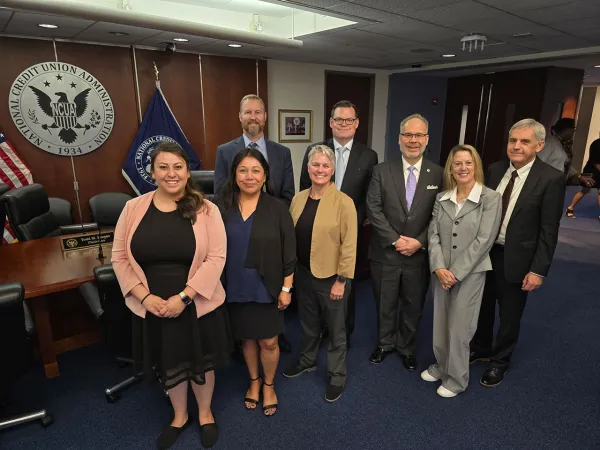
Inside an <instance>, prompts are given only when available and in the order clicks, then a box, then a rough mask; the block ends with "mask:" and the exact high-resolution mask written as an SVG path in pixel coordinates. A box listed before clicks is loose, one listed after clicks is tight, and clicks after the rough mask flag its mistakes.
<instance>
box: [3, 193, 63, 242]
mask: <svg viewBox="0 0 600 450" xmlns="http://www.w3.org/2000/svg"><path fill="white" fill-rule="evenodd" d="M2 198H3V199H4V205H5V207H6V212H7V215H8V221H9V222H10V225H11V226H12V229H13V230H14V232H15V233H16V235H17V239H19V240H20V241H31V240H33V239H41V238H45V237H50V236H60V235H61V234H62V232H61V230H60V228H59V224H58V221H57V220H56V217H54V214H52V212H51V211H50V203H49V201H48V194H47V193H46V190H45V189H44V187H43V186H42V185H41V184H38V183H34V184H30V185H29V186H23V187H20V188H17V189H13V190H12V191H8V192H7V193H6V194H4V195H3V197H2Z"/></svg>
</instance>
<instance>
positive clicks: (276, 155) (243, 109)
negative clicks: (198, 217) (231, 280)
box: [214, 94, 296, 352]
mask: <svg viewBox="0 0 600 450" xmlns="http://www.w3.org/2000/svg"><path fill="white" fill-rule="evenodd" d="M239 118H240V123H241V124H242V130H243V134H242V135H241V136H240V137H239V138H237V139H234V140H233V141H230V142H227V143H226V144H221V145H219V146H218V147H217V157H216V161H215V181H214V192H215V197H218V196H219V194H221V190H222V189H223V185H224V184H225V181H226V180H227V177H228V176H229V172H230V171H231V163H232V161H233V158H234V157H235V155H236V154H237V153H238V152H239V151H240V150H243V149H245V148H247V147H250V148H254V149H256V150H258V151H259V152H261V153H262V154H263V156H264V157H265V159H266V160H267V162H268V163H269V176H270V178H271V181H272V182H273V188H274V191H275V197H278V198H281V199H282V200H283V201H285V202H286V204H287V205H288V206H289V205H290V204H291V203H292V199H293V198H294V194H295V193H296V190H295V188H294V169H293V167H292V155H291V153H290V149H289V148H287V147H285V146H283V145H281V144H279V143H277V142H273V141H270V140H268V139H267V138H265V134H264V130H265V124H266V122H267V112H266V111H265V102H263V101H262V99H261V98H260V97H259V96H258V95H254V94H250V95H246V96H244V98H242V100H241V101H240V114H239ZM279 348H280V349H281V351H284V352H289V351H291V346H290V343H289V342H288V340H287V339H286V338H285V336H284V335H283V334H281V335H279Z"/></svg>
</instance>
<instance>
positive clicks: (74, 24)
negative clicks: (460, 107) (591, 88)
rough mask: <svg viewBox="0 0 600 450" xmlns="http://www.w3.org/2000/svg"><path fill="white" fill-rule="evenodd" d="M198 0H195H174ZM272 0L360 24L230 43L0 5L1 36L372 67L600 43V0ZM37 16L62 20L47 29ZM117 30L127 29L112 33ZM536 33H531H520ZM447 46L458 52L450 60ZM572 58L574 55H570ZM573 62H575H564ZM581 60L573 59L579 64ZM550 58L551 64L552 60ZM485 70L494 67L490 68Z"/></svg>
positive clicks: (599, 72) (593, 75) (597, 72)
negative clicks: (471, 40)
mask: <svg viewBox="0 0 600 450" xmlns="http://www.w3.org/2000/svg"><path fill="white" fill-rule="evenodd" d="M172 1H192V0H172ZM268 2H269V3H273V4H284V5H286V6H297V7H298V8H301V9H307V8H308V9H310V10H313V11H314V10H315V9H316V10H321V11H322V12H323V14H325V15H333V16H338V17H340V18H344V19H348V20H352V21H355V22H357V23H356V24H355V25H352V26H350V27H345V28H341V29H336V30H329V31H326V32H322V33H317V34H312V35H309V36H305V37H302V38H301V40H303V41H304V46H303V48H298V49H289V48H275V47H263V46H258V45H248V44H244V47H243V48H241V49H230V48H228V47H227V44H228V43H230V41H227V42H225V41H219V40H214V39H208V38H203V37H198V36H181V35H176V34H174V33H170V32H162V31H161V30H151V29H144V28H138V27H130V26H124V25H116V24H108V23H103V22H93V21H89V20H83V19H75V18H68V17H59V16H50V15H46V14H32V13H26V12H13V11H9V10H4V9H0V36H1V35H22V36H42V37H55V38H64V39H71V40H79V41H86V42H102V43H113V44H121V45H138V46H150V47H164V43H165V42H168V41H171V40H172V39H173V38H174V37H184V38H187V39H189V42H187V43H177V46H178V48H179V49H181V50H184V51H192V52H201V53H211V54H227V55H232V56H249V57H259V58H274V59H283V60H292V61H301V62H313V63H323V64H330V65H344V66H353V67H364V68H373V69H392V70H393V69H403V68H407V67H411V66H412V65H422V66H427V65H432V64H440V63H445V62H451V63H457V62H465V63H468V62H476V61H478V60H483V59H490V58H497V57H503V58H505V57H512V56H519V55H529V54H539V53H541V52H547V51H554V50H569V49H579V48H585V47H593V46H599V45H600V0H351V1H343V0H293V1H284V0H268ZM38 23H53V24H56V25H59V27H60V28H58V29H56V30H50V29H43V28H40V27H38V26H37V24H38ZM111 31H113V32H114V31H117V32H124V33H128V35H127V36H114V35H112V34H109V32H111ZM475 32H477V33H480V34H484V35H486V36H487V38H488V44H490V45H486V47H485V49H484V50H483V51H473V52H471V53H469V52H463V51H461V49H460V47H461V44H460V39H461V38H462V37H463V36H465V35H466V34H469V33H475ZM522 33H531V34H533V36H531V37H524V38H519V37H514V35H515V34H522ZM444 53H453V54H456V57H455V58H452V59H444V58H442V57H441V55H442V54H444ZM578 61H579V62H578V63H576V64H577V66H578V67H579V66H581V65H583V64H589V65H588V66H586V67H582V68H585V69H586V70H587V74H588V77H587V79H586V80H587V81H588V82H589V80H596V79H597V80H598V82H600V69H594V68H593V66H594V65H597V64H600V55H598V57H597V59H595V58H594V57H588V58H584V59H579V60H578ZM571 62H572V63H574V61H571ZM563 63H564V64H569V61H566V62H563ZM574 64H575V63H574ZM544 65H551V63H549V62H548V61H546V62H545V63H544ZM486 70H487V71H489V70H492V69H490V68H487V69H486Z"/></svg>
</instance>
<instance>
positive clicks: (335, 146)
mask: <svg viewBox="0 0 600 450" xmlns="http://www.w3.org/2000/svg"><path fill="white" fill-rule="evenodd" d="M353 143H354V138H352V139H350V141H348V143H347V144H346V145H342V144H340V143H339V142H338V141H336V140H335V138H334V139H333V152H334V153H335V161H336V166H337V159H338V156H339V151H338V150H339V149H340V148H342V147H344V148H345V149H346V150H348V151H344V153H342V157H343V158H344V174H346V168H347V167H348V159H350V152H351V151H352V144H353ZM340 181H343V177H342V180H340Z"/></svg>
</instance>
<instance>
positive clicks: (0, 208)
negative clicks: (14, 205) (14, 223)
mask: <svg viewBox="0 0 600 450" xmlns="http://www.w3.org/2000/svg"><path fill="white" fill-rule="evenodd" d="M8 191H10V186H9V185H8V184H4V183H0V233H4V224H5V223H6V208H5V207H4V200H3V199H2V195H3V194H5V193H7V192H8ZM2 241H3V239H2V235H0V245H2Z"/></svg>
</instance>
